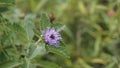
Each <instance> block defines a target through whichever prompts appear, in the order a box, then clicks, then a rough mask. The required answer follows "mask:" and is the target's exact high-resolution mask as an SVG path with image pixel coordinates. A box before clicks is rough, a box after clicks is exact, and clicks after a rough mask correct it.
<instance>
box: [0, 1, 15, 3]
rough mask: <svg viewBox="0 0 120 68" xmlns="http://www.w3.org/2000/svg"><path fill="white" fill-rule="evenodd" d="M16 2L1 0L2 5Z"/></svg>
mask: <svg viewBox="0 0 120 68" xmlns="http://www.w3.org/2000/svg"><path fill="white" fill-rule="evenodd" d="M14 2H15V0H0V3H14Z"/></svg>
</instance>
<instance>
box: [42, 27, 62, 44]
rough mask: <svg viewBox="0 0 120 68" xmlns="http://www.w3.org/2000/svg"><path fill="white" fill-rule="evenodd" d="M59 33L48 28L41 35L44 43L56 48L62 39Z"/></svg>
mask: <svg viewBox="0 0 120 68" xmlns="http://www.w3.org/2000/svg"><path fill="white" fill-rule="evenodd" d="M59 32H60V30H55V29H53V28H48V29H47V30H45V31H43V32H42V34H43V36H44V40H45V42H46V43H48V44H49V45H54V46H58V45H59V43H60V42H59V41H60V40H61V39H62V38H61V35H60V34H59Z"/></svg>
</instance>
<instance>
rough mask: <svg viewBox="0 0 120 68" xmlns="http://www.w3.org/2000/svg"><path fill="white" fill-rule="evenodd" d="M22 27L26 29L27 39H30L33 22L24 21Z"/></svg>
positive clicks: (32, 33) (32, 34) (32, 32)
mask: <svg viewBox="0 0 120 68" xmlns="http://www.w3.org/2000/svg"><path fill="white" fill-rule="evenodd" d="M24 28H25V30H26V33H27V37H28V39H29V41H31V40H32V38H33V36H34V31H33V28H34V24H33V23H32V22H29V21H28V20H27V21H26V22H25V23H24Z"/></svg>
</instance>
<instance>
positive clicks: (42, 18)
mask: <svg viewBox="0 0 120 68" xmlns="http://www.w3.org/2000/svg"><path fill="white" fill-rule="evenodd" d="M50 25H51V23H50V20H49V17H48V16H47V14H46V13H42V14H41V16H40V27H41V30H45V29H46V27H50Z"/></svg>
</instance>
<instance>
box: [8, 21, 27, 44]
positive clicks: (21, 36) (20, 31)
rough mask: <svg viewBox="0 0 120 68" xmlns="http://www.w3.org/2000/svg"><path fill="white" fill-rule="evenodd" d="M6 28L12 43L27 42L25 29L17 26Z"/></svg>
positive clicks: (9, 25)
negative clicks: (12, 40) (12, 39)
mask: <svg viewBox="0 0 120 68" xmlns="http://www.w3.org/2000/svg"><path fill="white" fill-rule="evenodd" d="M7 27H8V28H9V30H10V31H11V33H10V34H9V35H11V36H12V37H13V38H14V41H17V40H21V41H22V42H28V38H27V34H26V32H25V29H24V28H23V27H22V26H20V25H19V24H15V23H14V24H7Z"/></svg>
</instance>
